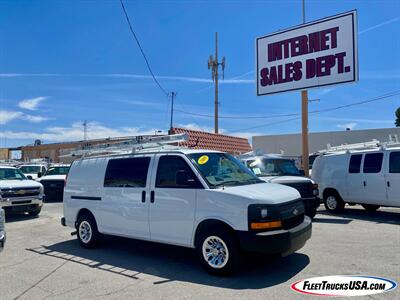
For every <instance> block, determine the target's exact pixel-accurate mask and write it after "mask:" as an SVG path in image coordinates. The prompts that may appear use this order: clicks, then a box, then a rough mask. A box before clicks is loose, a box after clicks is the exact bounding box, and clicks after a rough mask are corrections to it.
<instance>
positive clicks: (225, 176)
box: [189, 153, 263, 188]
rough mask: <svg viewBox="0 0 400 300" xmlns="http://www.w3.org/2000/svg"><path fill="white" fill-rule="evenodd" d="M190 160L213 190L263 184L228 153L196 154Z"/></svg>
mask: <svg viewBox="0 0 400 300" xmlns="http://www.w3.org/2000/svg"><path fill="white" fill-rule="evenodd" d="M189 158H190V160H191V161H192V162H193V164H194V165H195V166H196V167H197V169H198V170H199V171H200V173H201V175H202V176H203V177H204V178H205V180H206V181H207V182H208V184H209V185H210V186H211V187H212V188H217V187H220V186H237V185H247V184H255V183H262V182H263V181H261V180H260V179H258V178H257V176H255V175H254V174H253V173H252V172H251V171H250V170H249V169H248V168H246V167H245V166H244V165H243V164H242V163H241V162H240V161H238V160H237V159H236V158H234V157H233V156H232V155H229V154H227V153H195V154H190V155H189Z"/></svg>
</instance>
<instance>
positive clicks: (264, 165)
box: [246, 158, 302, 177]
mask: <svg viewBox="0 0 400 300" xmlns="http://www.w3.org/2000/svg"><path fill="white" fill-rule="evenodd" d="M246 163H247V166H248V167H249V168H250V170H252V171H253V172H254V174H256V175H257V176H259V177H262V176H284V175H289V176H301V175H302V174H301V173H300V171H299V169H297V167H296V165H295V164H294V162H293V161H292V160H290V159H271V158H262V159H254V160H248V161H247V162H246Z"/></svg>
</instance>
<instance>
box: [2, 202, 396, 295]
mask: <svg viewBox="0 0 400 300" xmlns="http://www.w3.org/2000/svg"><path fill="white" fill-rule="evenodd" d="M61 216H62V203H48V204H45V206H44V208H43V210H42V213H41V214H40V216H39V217H38V218H36V217H34V218H33V217H30V216H28V215H16V216H9V217H8V218H7V223H6V230H7V236H8V239H7V244H6V248H5V250H4V251H3V252H2V253H1V254H0V299H92V298H97V299H166V298H168V299H169V298H171V299H183V298H191V299H216V298H218V299H306V298H310V297H313V296H305V295H299V294H296V293H295V292H293V291H292V290H291V289H290V284H291V283H293V282H295V281H297V280H301V279H306V278H309V277H315V276H325V275H344V274H354V275H374V276H379V277H385V278H389V279H393V280H395V281H396V282H399V281H400V226H399V225H400V209H381V210H379V211H377V212H373V213H369V212H366V211H364V210H363V209H362V208H361V207H358V206H356V207H351V208H348V209H347V211H346V213H345V214H343V215H341V216H332V215H329V214H328V213H326V212H325V210H324V209H323V208H322V207H321V208H320V211H319V213H318V214H317V216H316V219H315V222H314V224H313V236H312V238H311V240H310V241H309V242H308V243H307V245H306V246H305V247H304V248H303V249H301V250H300V251H299V252H297V253H295V254H293V255H291V256H289V257H286V258H284V259H267V258H263V257H259V256H253V257H246V258H245V260H244V266H243V269H242V271H241V272H240V273H239V274H238V275H235V276H232V277H228V278H219V277H214V276H211V275H208V274H207V273H205V272H204V271H203V269H202V268H201V267H200V266H199V264H198V263H197V261H196V257H195V255H194V252H193V251H192V250H191V249H186V248H181V247H174V246H167V245H161V244H155V243H150V242H142V241H135V240H128V239H122V238H112V237H107V238H106V239H105V241H104V242H103V244H102V246H101V247H100V248H98V249H93V250H86V249H83V248H81V247H80V246H79V245H78V242H77V241H76V237H72V236H71V235H70V232H71V230H70V229H69V228H65V227H62V226H61V225H60V217H61ZM399 298H400V289H399V288H397V289H396V290H394V291H391V292H388V293H385V294H380V295H373V296H369V299H399Z"/></svg>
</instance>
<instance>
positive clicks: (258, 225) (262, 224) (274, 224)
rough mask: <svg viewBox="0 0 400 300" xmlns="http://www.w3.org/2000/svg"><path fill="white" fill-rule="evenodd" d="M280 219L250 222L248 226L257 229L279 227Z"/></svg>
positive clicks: (280, 225) (280, 224)
mask: <svg viewBox="0 0 400 300" xmlns="http://www.w3.org/2000/svg"><path fill="white" fill-rule="evenodd" d="M281 227H282V222H281V221H271V222H259V223H250V228H251V229H255V230H259V229H273V228H281Z"/></svg>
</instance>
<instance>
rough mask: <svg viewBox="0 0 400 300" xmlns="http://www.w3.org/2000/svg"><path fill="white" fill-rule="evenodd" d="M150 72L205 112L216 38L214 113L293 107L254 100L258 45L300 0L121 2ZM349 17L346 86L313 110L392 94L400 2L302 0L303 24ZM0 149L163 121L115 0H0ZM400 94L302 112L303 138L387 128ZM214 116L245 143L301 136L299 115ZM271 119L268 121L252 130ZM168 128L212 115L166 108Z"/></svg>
mask: <svg viewBox="0 0 400 300" xmlns="http://www.w3.org/2000/svg"><path fill="white" fill-rule="evenodd" d="M125 6H126V8H127V10H128V13H129V15H130V17H131V20H132V22H133V25H134V29H135V31H136V33H137V35H138V37H139V39H140V41H141V44H142V46H143V48H144V50H145V52H146V54H147V56H148V58H149V60H150V64H151V66H152V69H153V71H154V73H155V74H156V75H157V76H160V77H159V81H160V82H161V84H162V85H163V86H164V87H165V89H166V90H168V91H176V92H177V93H178V96H177V100H176V108H177V109H178V110H185V111H190V112H195V113H199V114H210V115H212V114H213V101H214V98H213V97H214V94H213V93H214V92H213V88H212V86H211V85H212V82H211V76H210V71H209V70H208V69H207V59H208V57H209V55H210V54H212V53H213V49H214V33H215V31H218V33H219V49H220V55H221V56H222V55H224V56H226V60H227V66H226V70H225V82H222V84H221V86H220V102H221V105H220V114H221V115H222V116H224V115H229V116H259V115H267V116H268V115H274V114H290V113H298V112H300V92H289V93H284V94H279V95H271V96H262V97H257V96H256V89H255V82H254V68H255V67H254V65H255V49H254V48H255V38H256V37H258V36H262V35H266V34H268V33H271V32H274V31H277V30H279V29H285V28H287V27H291V26H295V25H298V24H299V23H300V22H301V1H127V0H125ZM352 9H357V10H358V16H359V22H358V28H359V73H360V80H359V82H358V83H355V84H347V85H337V86H334V87H330V88H321V89H312V90H310V92H309V94H310V99H315V98H318V99H320V101H319V102H312V103H310V107H309V109H310V111H311V110H317V109H318V110H319V109H325V108H329V107H333V106H338V105H343V104H348V103H352V102H356V101H361V100H367V99H370V98H374V97H377V96H380V95H383V94H386V93H388V92H391V91H394V90H399V89H400V39H399V36H400V2H399V1H397V0H393V1H306V16H307V20H308V21H312V20H316V19H319V18H323V17H326V16H330V15H334V14H337V13H341V12H344V11H349V10H352ZM0 42H1V47H2V49H1V51H0V147H1V146H17V145H24V144H28V143H32V142H33V140H34V139H37V138H38V139H42V140H44V141H45V142H52V141H66V140H79V139H82V138H83V129H82V122H83V121H84V120H87V121H88V122H89V127H88V136H89V138H99V137H108V136H120V135H127V134H138V133H151V132H154V130H157V129H161V130H166V129H167V128H168V126H169V105H170V103H169V101H168V100H167V99H166V97H165V96H164V94H163V93H162V92H161V91H160V90H159V89H158V88H157V86H156V85H155V84H154V82H153V81H152V80H151V79H150V78H149V73H148V71H147V68H146V65H145V62H144V61H143V58H142V56H141V54H140V52H139V49H138V48H137V46H136V44H135V42H134V40H133V38H132V36H131V35H130V33H129V31H128V26H127V23H126V20H125V18H124V15H123V12H122V10H121V7H120V4H119V1H111V0H110V1H105V0H103V1H100V0H99V1H73V0H70V1H67V0H65V1H61V0H58V1H39V0H37V1H18V0H14V1H5V0H2V1H0ZM399 106H400V95H397V96H394V97H391V98H388V99H385V100H382V101H377V102H373V103H369V104H365V105H361V106H356V107H352V108H348V109H343V110H337V111H333V112H328V113H323V114H318V115H316V116H310V126H309V127H310V131H336V130H344V129H345V127H351V128H352V129H363V128H380V127H393V126H394V125H393V122H394V111H395V109H396V108H397V107H399ZM286 119H288V118H287V117H286V118H274V119H221V120H220V128H222V131H223V132H225V133H228V134H236V135H241V136H245V137H251V136H252V135H259V134H280V133H294V132H299V131H300V128H301V127H300V120H292V121H288V122H283V123H279V124H275V125H271V124H270V123H273V122H280V121H285V120H286ZM263 124H270V125H268V126H261V125H263ZM174 125H175V126H183V127H189V128H201V129H205V130H212V128H213V118H206V117H197V116H190V115H186V114H182V113H180V112H176V113H175V120H174Z"/></svg>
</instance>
